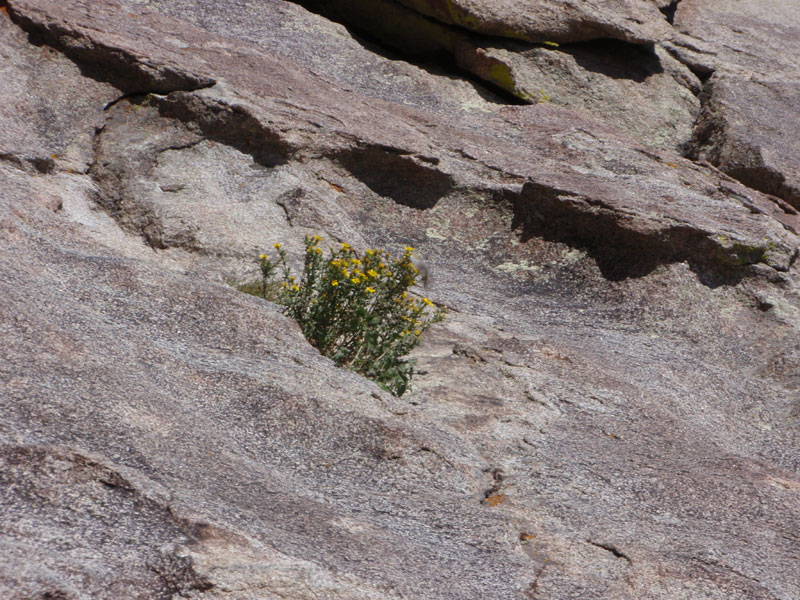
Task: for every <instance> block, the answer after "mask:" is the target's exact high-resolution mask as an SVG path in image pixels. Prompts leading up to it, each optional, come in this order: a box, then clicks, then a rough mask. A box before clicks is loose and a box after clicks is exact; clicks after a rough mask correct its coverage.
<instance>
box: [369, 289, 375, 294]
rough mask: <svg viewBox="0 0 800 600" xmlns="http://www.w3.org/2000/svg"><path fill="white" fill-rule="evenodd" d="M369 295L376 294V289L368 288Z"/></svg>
mask: <svg viewBox="0 0 800 600" xmlns="http://www.w3.org/2000/svg"><path fill="white" fill-rule="evenodd" d="M367 293H368V294H374V293H375V288H371V287H368V288H367Z"/></svg>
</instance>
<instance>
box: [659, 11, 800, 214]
mask: <svg viewBox="0 0 800 600" xmlns="http://www.w3.org/2000/svg"><path fill="white" fill-rule="evenodd" d="M675 25H676V27H678V28H679V29H680V31H681V32H682V35H681V36H678V37H676V38H675V40H673V42H672V43H671V44H670V45H669V47H670V48H671V50H672V51H673V52H674V53H675V54H676V55H677V56H679V57H680V58H681V59H682V60H684V61H685V62H687V63H688V64H690V65H692V66H693V68H694V69H695V70H696V71H698V72H702V73H704V74H705V75H706V76H708V75H710V74H711V73H714V76H713V77H711V79H710V80H709V81H708V83H707V86H706V89H705V91H704V94H703V98H702V101H703V109H702V112H701V115H700V119H699V121H698V124H697V128H696V131H695V139H694V143H693V144H692V147H691V149H690V155H691V156H692V157H694V158H698V157H699V158H703V159H706V160H709V161H710V162H712V163H713V164H715V165H717V166H718V167H719V168H720V169H722V170H723V171H725V172H726V173H728V174H730V175H732V176H733V177H736V178H737V179H739V180H741V181H743V182H744V183H746V184H747V185H749V186H751V187H753V188H755V189H758V190H761V191H763V192H766V193H768V194H774V195H776V196H778V197H780V198H782V199H784V200H786V201H787V202H789V203H791V204H793V205H794V206H795V207H800V168H799V167H798V157H800V142H798V140H799V139H800V128H799V127H800V126H798V123H800V67H798V63H797V60H796V57H797V56H798V55H800V7H798V6H797V4H796V3H792V2H781V1H779V0H775V1H771V2H760V3H758V4H752V3H731V2H696V1H694V0H683V1H682V2H681V3H680V4H679V6H678V10H677V12H676V15H675Z"/></svg>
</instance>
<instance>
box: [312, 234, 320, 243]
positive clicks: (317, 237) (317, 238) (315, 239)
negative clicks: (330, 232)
mask: <svg viewBox="0 0 800 600" xmlns="http://www.w3.org/2000/svg"><path fill="white" fill-rule="evenodd" d="M311 239H312V240H314V241H315V242H319V241H321V240H322V238H321V237H320V236H318V235H315V236H313V237H312V238H311Z"/></svg>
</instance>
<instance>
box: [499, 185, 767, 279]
mask: <svg viewBox="0 0 800 600" xmlns="http://www.w3.org/2000/svg"><path fill="white" fill-rule="evenodd" d="M512 209H513V213H514V217H513V221H512V228H513V229H515V230H516V231H518V232H519V236H520V241H522V242H523V243H524V242H527V241H529V240H531V239H533V238H539V239H543V240H545V241H550V242H557V243H563V244H567V245H569V246H572V247H575V248H580V249H582V250H585V251H586V253H587V254H588V255H589V256H590V257H591V258H592V259H594V261H595V262H596V263H597V266H598V268H599V269H600V272H601V273H602V275H603V277H605V278H606V279H607V280H609V281H622V280H625V279H631V278H633V279H637V278H640V277H645V276H647V275H649V274H650V273H652V272H653V270H655V269H656V268H657V267H658V266H660V265H664V264H670V263H676V262H686V263H688V264H689V267H690V268H691V270H692V271H693V272H694V273H695V274H696V275H697V277H698V280H699V281H700V282H701V283H702V284H703V285H705V286H707V287H710V288H715V287H718V286H721V285H735V284H737V283H739V282H740V281H741V280H742V279H743V278H744V277H745V276H746V275H747V273H746V267H747V266H748V265H751V264H755V263H758V262H760V261H761V259H762V258H763V252H764V250H763V249H759V248H754V249H752V252H751V251H750V250H749V249H744V248H743V249H742V250H741V253H740V254H741V255H736V256H733V255H729V254H728V253H726V252H725V251H723V250H722V249H721V248H720V247H719V246H717V245H716V244H715V243H714V242H713V241H712V240H710V239H709V238H708V237H707V236H706V235H705V234H703V233H702V232H700V231H697V230H695V229H692V228H690V227H686V226H680V225H676V226H673V227H668V228H664V229H662V230H659V231H654V232H652V233H650V232H641V231H637V230H635V229H634V228H632V227H626V226H625V225H624V223H622V219H624V218H625V217H624V216H622V215H620V214H618V213H616V212H614V211H612V210H609V209H604V208H602V207H601V206H599V205H595V203H591V202H590V201H588V200H587V199H585V198H579V197H576V196H574V195H571V194H569V193H568V192H563V191H560V190H556V189H552V188H549V187H546V186H542V185H539V184H535V183H532V182H529V183H526V184H525V186H524V187H523V190H522V192H521V193H520V194H518V195H517V196H516V197H514V198H512Z"/></svg>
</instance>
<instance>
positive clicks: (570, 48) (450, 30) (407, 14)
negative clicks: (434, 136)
mask: <svg viewBox="0 0 800 600" xmlns="http://www.w3.org/2000/svg"><path fill="white" fill-rule="evenodd" d="M303 4H304V5H306V6H308V7H309V8H311V9H313V10H316V11H319V12H321V13H322V14H325V15H327V16H329V17H331V18H333V19H336V20H338V21H341V22H344V23H347V24H349V25H351V26H353V27H354V28H355V29H356V31H363V32H365V33H367V34H369V35H370V36H373V37H377V38H378V39H380V41H381V42H382V43H383V44H384V45H386V46H388V47H391V48H395V49H398V50H400V51H401V52H402V53H403V55H405V56H410V57H414V58H416V59H417V60H420V61H441V60H442V59H441V57H442V56H443V55H445V56H448V57H449V60H451V61H454V62H455V63H456V64H457V65H458V67H459V68H461V69H464V70H466V71H467V72H469V73H471V74H473V75H474V76H475V77H477V78H478V79H477V80H478V81H481V82H484V83H485V84H488V85H490V86H491V87H492V88H493V89H496V90H498V92H499V93H505V94H510V95H511V96H513V97H515V98H518V99H519V100H520V101H521V102H525V103H543V102H553V103H555V104H557V105H559V106H564V107H567V108H571V109H574V110H577V111H585V112H589V113H590V114H591V115H592V118H594V119H596V120H599V121H603V122H605V123H607V124H609V125H611V126H612V127H615V128H617V129H619V130H621V131H623V132H625V133H627V134H628V135H630V136H631V137H633V138H635V139H637V140H639V141H640V142H642V143H644V144H646V145H649V146H653V147H657V148H663V149H671V150H673V151H677V152H681V151H683V147H684V146H685V144H686V143H688V142H689V140H690V138H691V130H692V125H693V123H694V120H695V117H696V116H697V111H698V108H699V102H698V100H697V98H696V97H695V94H697V93H699V91H700V87H701V83H700V81H699V80H698V79H697V77H695V75H694V74H693V73H692V72H691V71H690V70H689V69H688V68H687V67H686V66H684V65H683V64H681V63H680V62H679V61H677V60H676V59H675V58H673V57H671V56H670V55H669V54H668V53H667V52H666V51H665V50H663V49H662V48H661V47H657V48H656V49H654V48H653V47H652V46H638V45H635V44H632V43H630V42H628V41H625V42H623V41H618V40H613V39H602V40H593V41H590V42H585V43H571V44H568V45H561V46H560V45H559V44H557V43H554V42H552V41H550V40H551V39H553V38H546V39H547V40H548V41H547V43H546V44H530V43H520V42H512V41H502V40H500V39H499V38H498V37H488V36H479V35H475V34H469V33H468V32H466V31H464V30H463V29H460V28H457V27H451V26H448V25H446V24H444V23H437V22H434V21H431V20H430V19H428V18H426V17H425V16H423V15H421V14H419V13H417V12H415V11H413V10H411V9H407V8H404V7H403V6H400V5H398V4H397V3H395V2H394V1H393V0H370V1H346V0H325V1H316V0H308V1H305V2H303ZM487 6H491V7H496V5H495V4H489V5H487ZM650 8H651V9H652V8H653V7H650ZM655 12H656V13H657V14H658V15H659V17H658V18H656V22H658V21H659V20H661V15H660V13H658V11H655ZM558 14H560V15H562V16H563V15H564V14H565V11H563V10H562V11H561V12H560V13H558ZM592 14H594V15H597V14H598V13H597V12H593V13H592ZM448 22H449V21H448ZM480 22H482V21H480ZM484 33H488V32H484ZM496 35H500V34H496ZM512 37H513V36H512ZM588 39H591V38H588ZM609 107H613V108H612V109H610V108H609Z"/></svg>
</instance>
